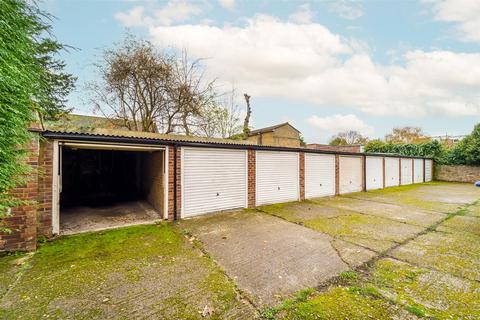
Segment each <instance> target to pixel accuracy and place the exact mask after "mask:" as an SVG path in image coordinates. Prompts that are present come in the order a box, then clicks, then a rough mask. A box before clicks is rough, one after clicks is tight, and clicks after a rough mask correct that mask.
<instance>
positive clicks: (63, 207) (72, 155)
mask: <svg viewBox="0 0 480 320" xmlns="http://www.w3.org/2000/svg"><path fill="white" fill-rule="evenodd" d="M163 152H164V151H152V152H147V151H124V150H99V149H77V148H70V147H63V148H62V162H61V163H62V183H61V193H60V232H61V233H64V234H65V233H77V232H83V231H90V230H100V229H106V228H114V227H120V226H125V225H132V224H139V223H148V222H153V221H155V220H158V219H160V218H161V214H162V213H163V203H164V202H163V201H164V200H163V199H164V188H163V187H164V182H163V176H164V157H163V154H164V153H163Z"/></svg>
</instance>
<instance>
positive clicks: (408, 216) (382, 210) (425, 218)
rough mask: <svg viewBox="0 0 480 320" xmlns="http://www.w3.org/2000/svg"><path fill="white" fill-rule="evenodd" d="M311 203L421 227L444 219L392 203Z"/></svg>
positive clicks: (332, 200) (441, 215)
mask: <svg viewBox="0 0 480 320" xmlns="http://www.w3.org/2000/svg"><path fill="white" fill-rule="evenodd" d="M312 201H313V202H316V203H318V204H321V205H325V206H329V207H330V206H331V207H335V208H340V209H345V210H351V211H356V212H360V213H363V214H368V215H373V216H378V217H382V218H387V219H392V220H395V221H398V222H404V223H408V224H412V225H417V226H423V227H428V226H430V225H432V224H434V223H436V222H438V221H441V220H442V219H444V218H445V217H446V214H444V213H439V212H432V211H427V210H421V209H415V208H408V207H407V208H406V207H402V206H400V205H397V204H393V203H382V202H376V201H370V200H362V199H355V198H347V197H335V198H329V199H322V198H318V199H313V200H312Z"/></svg>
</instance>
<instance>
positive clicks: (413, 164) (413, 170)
mask: <svg viewBox="0 0 480 320" xmlns="http://www.w3.org/2000/svg"><path fill="white" fill-rule="evenodd" d="M413 183H415V160H414V159H413V158H412V184H413Z"/></svg>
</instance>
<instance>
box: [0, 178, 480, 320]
mask: <svg viewBox="0 0 480 320" xmlns="http://www.w3.org/2000/svg"><path fill="white" fill-rule="evenodd" d="M479 198H480V190H479V189H476V188H474V187H473V186H471V185H469V184H456V183H436V182H435V183H428V184H422V185H411V186H402V187H395V188H388V189H385V190H377V191H371V192H366V193H355V194H350V195H344V196H340V197H334V198H322V199H313V200H309V201H304V202H295V203H286V204H277V205H271V206H264V207H260V208H258V210H243V211H240V212H230V213H219V214H214V215H209V216H204V217H198V218H195V219H191V220H186V221H182V222H180V223H161V224H157V225H149V226H133V227H126V228H121V229H117V230H108V231H101V232H94V233H84V234H79V235H73V236H63V237H60V238H58V239H55V240H54V241H52V242H48V243H44V244H42V245H41V246H40V249H39V250H37V251H36V252H35V253H33V254H24V253H18V254H16V255H7V256H4V257H0V318H5V319H38V318H53V319H65V318H69V319H73V318H74V319H123V318H124V319H137V318H140V319H142V318H144V319H150V318H161V319H165V318H168V319H252V318H256V317H262V318H264V319H350V320H352V319H358V320H360V319H397V320H398V319H420V318H426V319H480V271H479V270H480V203H477V200H478V199H479Z"/></svg>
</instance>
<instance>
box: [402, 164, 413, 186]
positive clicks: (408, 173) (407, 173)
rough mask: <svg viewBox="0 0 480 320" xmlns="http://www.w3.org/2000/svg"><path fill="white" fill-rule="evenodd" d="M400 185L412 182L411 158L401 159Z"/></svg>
mask: <svg viewBox="0 0 480 320" xmlns="http://www.w3.org/2000/svg"><path fill="white" fill-rule="evenodd" d="M401 161H402V185H406V184H412V169H413V168H412V159H402V160H401Z"/></svg>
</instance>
